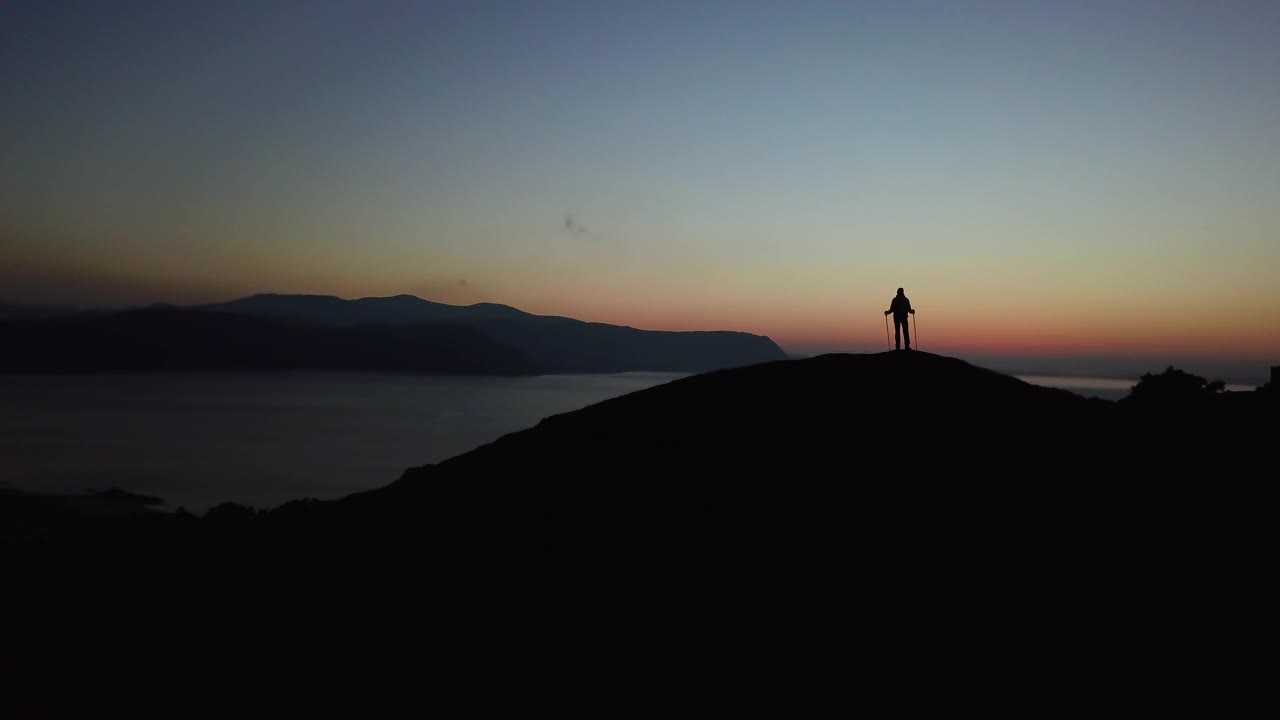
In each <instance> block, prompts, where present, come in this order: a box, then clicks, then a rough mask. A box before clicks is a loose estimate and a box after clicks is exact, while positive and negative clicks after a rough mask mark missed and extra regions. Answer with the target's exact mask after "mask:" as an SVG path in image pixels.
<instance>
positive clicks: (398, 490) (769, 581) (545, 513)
mask: <svg viewBox="0 0 1280 720" xmlns="http://www.w3.org/2000/svg"><path fill="white" fill-rule="evenodd" d="M1268 403H1269V400H1268V397H1267V396H1265V395H1264V394H1263V393H1238V394H1225V395H1223V396H1221V397H1212V398H1207V399H1203V401H1200V400H1197V401H1196V402H1194V403H1192V404H1190V405H1187V406H1171V405H1167V404H1163V405H1160V406H1158V407H1150V406H1143V405H1142V404H1141V403H1129V404H1116V403H1109V402H1105V401H1101V400H1088V399H1085V398H1081V397H1079V396H1076V395H1073V394H1071V393H1067V392H1064V391H1060V390H1053V389H1049V388H1043V387H1038V386H1033V385H1029V384H1027V383H1024V382H1021V381H1019V380H1017V379H1015V378H1012V377H1008V376H1004V375H1001V374H998V373H995V372H991V371H988V370H983V369H981V368H977V367H974V366H972V365H969V364H967V363H964V362H962V361H959V360H954V359H951V358H945V357H940V356H936V355H930V354H928V353H920V352H910V353H907V352H902V353H884V354H879V355H862V356H848V355H845V356H841V355H829V356H822V357H817V358H812V359H808V360H799V361H782V362H774V363H766V364H761V365H755V366H751V367H744V368H737V369H731V370H722V371H718V372H713V373H708V374H705V375H700V376H694V377H689V378H685V379H682V380H677V381H675V382H672V383H669V384H666V385H662V386H657V387H654V388H650V389H647V390H644V391H640V392H637V393H633V394H631V395H627V396H624V397H620V398H616V399H613V400H609V401H606V402H603V403H600V404H597V405H594V406H591V407H588V408H585V409H582V410H579V411H576V412H571V413H566V414H564V415H559V416H554V417H551V418H547V419H546V420H544V421H543V422H541V423H540V424H538V425H537V426H536V427H534V428H531V429H529V430H526V431H523V432H518V433H513V434H511V435H508V436H505V437H503V438H501V439H499V440H498V441H496V442H494V443H491V444H488V445H485V446H483V447H480V448H477V449H475V450H474V451H472V452H469V453H466V454H463V455H460V456H458V457H455V458H453V459H450V460H448V461H445V462H443V463H440V464H438V465H433V466H424V467H419V468H412V469H409V470H407V471H406V472H405V473H404V475H403V476H402V477H401V478H400V479H399V480H398V481H396V482H394V483H392V484H390V485H388V486H387V487H384V488H382V489H379V490H374V491H371V492H366V493H361V494H358V495H353V496H350V497H348V498H345V499H343V500H339V501H333V502H311V501H299V502H295V503H290V504H287V505H285V506H282V507H280V508H277V509H275V510H272V511H270V512H261V513H256V512H254V511H252V510H249V509H247V508H240V507H237V506H223V507H221V508H217V509H215V510H214V511H211V512H210V514H209V515H208V516H206V517H205V518H203V519H197V518H194V517H191V516H148V517H145V518H142V519H138V518H132V519H128V520H123V521H119V522H114V523H103V524H100V525H97V526H94V527H92V528H86V529H85V530H83V531H82V532H80V533H74V534H72V535H70V536H67V537H66V538H65V539H64V540H62V541H61V542H58V543H52V544H48V545H45V546H38V547H29V548H27V549H26V550H25V552H23V553H21V554H20V556H19V557H20V559H21V562H17V563H14V564H12V565H11V567H12V568H14V570H13V573H12V574H13V577H15V578H16V579H17V580H18V581H19V582H18V584H15V587H23V588H28V589H29V590H28V592H26V593H25V594H23V595H22V596H20V597H21V598H22V599H23V600H24V602H26V603H27V605H26V606H24V607H22V608H19V609H18V610H16V612H21V613H23V614H24V615H27V616H32V615H33V614H35V613H50V614H52V615H54V616H56V617H58V618H60V624H59V625H55V626H43V625H39V624H30V625H28V626H27V628H26V631H25V635H24V640H23V641H22V642H19V643H17V644H15V645H11V646H10V647H11V648H18V649H17V650H9V651H8V652H17V653H21V654H22V655H21V657H22V658H23V659H24V660H23V663H21V667H22V670H23V672H24V673H25V674H26V675H25V677H26V678H27V681H28V683H36V684H35V685H30V684H28V685H24V687H38V682H36V680H33V679H32V678H39V677H43V676H44V675H42V673H47V674H49V675H50V676H53V677H71V676H73V677H77V678H79V677H88V676H94V675H95V674H101V673H104V672H105V673H106V675H107V676H108V677H111V678H119V679H123V678H130V677H147V678H149V679H151V680H152V682H153V683H154V684H156V685H158V686H160V687H162V688H172V687H181V688H183V689H184V692H187V693H189V695H188V696H191V694H196V695H197V696H201V697H205V696H208V694H209V693H216V694H218V697H220V698H224V699H228V698H240V697H241V696H242V695H245V696H249V695H256V694H257V692H258V691H259V690H261V691H262V692H264V693H266V694H268V695H274V696H277V697H281V696H287V702H288V703H289V707H293V706H294V704H295V703H308V702H315V703H316V704H318V705H323V706H326V707H328V706H330V704H331V703H333V702H336V701H337V700H338V699H339V698H338V697H337V696H332V693H333V692H335V691H337V690H339V689H341V690H343V692H342V693H340V696H341V697H344V698H346V699H347V700H350V701H352V702H354V703H356V707H358V708H361V709H366V710H367V709H368V708H369V707H370V706H381V704H382V703H386V707H387V708H390V707H397V708H399V707H401V706H402V705H403V704H404V703H410V704H416V705H419V706H422V707H427V708H432V707H436V708H439V707H444V706H446V705H447V704H448V703H451V702H454V701H457V702H462V703H464V705H463V706H464V707H468V708H471V709H475V708H477V707H481V706H485V707H487V706H489V705H507V706H508V707H520V708H528V707H532V706H533V705H536V704H538V703H537V702H535V698H542V699H545V698H546V697H548V696H550V697H551V698H553V701H554V702H555V703H556V706H557V707H559V706H563V704H564V703H568V702H574V701H582V700H584V699H585V698H587V697H588V696H594V695H595V694H596V693H603V694H604V695H605V697H604V699H603V700H602V702H603V703H604V704H601V705H596V706H594V707H595V709H596V710H597V711H600V710H603V711H605V712H606V713H609V714H612V713H611V712H610V711H620V710H625V709H628V708H631V707H634V704H633V703H635V702H637V701H638V699H641V698H643V699H648V700H652V699H654V698H657V697H662V696H668V695H674V694H677V693H683V692H688V691H691V690H692V691H697V692H699V693H700V694H703V695H712V696H714V697H717V698H720V699H721V700H720V702H723V701H724V700H723V698H725V697H726V695H725V693H732V692H733V690H731V688H739V690H738V692H742V690H741V688H743V687H744V686H750V687H752V688H753V689H762V688H770V687H773V688H778V689H780V690H781V689H784V688H785V692H786V693H787V696H788V697H790V698H793V699H794V700H795V701H799V700H809V699H813V700H817V699H820V698H821V699H827V700H834V701H837V702H843V703H845V704H846V705H848V704H849V703H851V702H853V701H852V700H851V699H850V698H857V704H858V705H859V706H863V707H875V706H877V705H878V703H880V702H894V703H896V702H897V700H895V698H897V699H900V698H903V697H907V696H908V695H910V696H912V697H917V698H919V697H920V693H921V692H922V690H921V688H922V687H927V688H928V693H927V696H928V697H935V698H937V699H938V700H939V701H940V702H942V703H943V704H944V705H950V704H953V703H955V702H957V700H956V698H959V697H964V696H965V694H967V693H972V692H973V691H974V690H975V689H976V688H980V687H984V686H983V685H982V683H986V682H990V681H991V678H992V677H993V676H994V677H998V678H999V681H1000V683H1001V685H1002V686H1006V687H1009V688H1010V689H1009V690H1007V691H1006V692H1009V693H1012V692H1015V690H1016V691H1031V690H1034V689H1036V688H1040V689H1041V691H1042V692H1046V693H1048V692H1061V691H1062V689H1061V688H1057V689H1055V690H1052V691H1051V690H1048V689H1047V688H1048V686H1050V685H1054V684H1056V683H1059V682H1061V681H1062V680H1063V678H1068V677H1075V675H1073V673H1075V672H1078V671H1079V669H1080V668H1084V667H1088V668H1091V669H1092V671H1093V672H1101V673H1106V672H1113V671H1114V672H1118V673H1128V675H1127V676H1126V677H1127V678H1128V681H1130V682H1132V681H1134V679H1135V677H1136V675H1135V673H1136V672H1137V670H1135V667H1139V668H1141V669H1142V670H1143V671H1145V670H1151V669H1152V668H1155V667H1157V666H1159V667H1171V666H1172V667H1178V668H1179V669H1180V670H1181V671H1186V670H1188V669H1190V668H1193V667H1197V666H1198V665H1197V663H1201V662H1203V661H1204V659H1205V658H1212V662H1213V663H1214V664H1215V666H1217V667H1225V666H1228V665H1230V666H1231V667H1232V669H1233V671H1236V672H1239V673H1249V672H1257V673H1260V672H1261V668H1258V667H1254V668H1253V670H1250V666H1248V665H1244V664H1241V663H1233V659H1239V658H1243V657H1245V655H1244V653H1246V652H1248V651H1250V650H1251V649H1258V648H1252V645H1255V644H1257V643H1256V642H1255V639H1256V638H1260V635H1259V634H1258V628H1259V627H1261V625H1262V623H1263V622H1264V619H1265V617H1266V615H1267V614H1268V613H1269V612H1270V607H1271V603H1270V600H1271V599H1272V595H1271V591H1270V589H1269V585H1268V584H1267V583H1265V582H1264V576H1265V573H1264V569H1265V568H1266V567H1269V565H1270V554H1271V551H1270V547H1271V545H1270V543H1268V542H1266V537H1267V536H1268V534H1269V533H1270V530H1269V528H1271V527H1272V523H1273V521H1272V519H1271V518H1270V513H1271V510H1270V508H1273V507H1274V500H1275V491H1274V489H1273V487H1272V483H1270V482H1269V475H1268V476H1264V475H1260V474H1259V473H1257V472H1256V471H1255V472H1250V471H1249V468H1250V467H1251V466H1253V465H1255V464H1257V463H1259V462H1262V463H1265V459H1264V458H1260V457H1259V456H1257V455H1251V454H1249V453H1248V452H1247V449H1249V448H1258V449H1259V450H1260V449H1261V448H1262V447H1265V445H1264V444H1263V442H1264V440H1265V438H1266V437H1267V436H1268V435H1269V433H1271V432H1273V431H1274V419H1273V418H1274V417H1275V416H1274V404H1268ZM1228 449H1230V451H1227V450H1228ZM1264 466H1265V465H1264ZM104 588H107V589H109V590H107V591H104V590H103V589H104ZM85 598H93V602H94V604H95V610H96V611H95V612H94V613H93V614H92V616H91V618H92V619H86V618H85V617H84V614H83V613H81V612H77V608H78V607H79V606H80V605H81V604H82V603H83V602H84V599H85ZM175 626H179V627H186V628H192V631H191V632H192V633H194V636H192V635H188V636H186V638H184V637H182V636H175V635H174V634H173V633H172V632H171V631H169V630H167V628H173V627H175ZM50 628H54V629H50ZM196 638H198V641H197V640H196ZM122 643H124V644H127V646H128V647H129V648H130V652H129V653H128V654H125V655H120V654H118V653H113V652H112V651H111V650H110V649H111V648H119V647H123V646H124V645H122ZM68 648H73V649H74V651H73V652H67V649H68ZM1237 666H1238V667H1237ZM104 668H105V669H104ZM227 673H230V676H227V675H226V674H227ZM226 677H233V678H235V682H234V683H231V684H230V685H229V684H228V683H230V680H228V679H226ZM284 687H306V688H311V690H308V691H303V692H302V694H301V695H298V694H296V693H295V694H288V691H283V690H281V688H284ZM320 688H324V689H325V691H324V692H323V693H322V692H321V691H320ZM801 688H803V689H801ZM232 690H234V692H233V691H232ZM282 693H283V695H282ZM312 693H319V694H312ZM229 701H230V702H232V707H236V704H235V703H236V702H239V701H238V700H229Z"/></svg>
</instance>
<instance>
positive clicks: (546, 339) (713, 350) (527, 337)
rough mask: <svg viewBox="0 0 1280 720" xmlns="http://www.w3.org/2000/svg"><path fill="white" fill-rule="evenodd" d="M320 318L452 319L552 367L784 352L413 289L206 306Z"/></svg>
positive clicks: (311, 320) (744, 340)
mask: <svg viewBox="0 0 1280 720" xmlns="http://www.w3.org/2000/svg"><path fill="white" fill-rule="evenodd" d="M202 307H203V309H208V310H216V311H218V312H228V313H238V314H246V315H253V316H257V317H270V318H275V319H277V320H288V321H292V322H302V323H308V324H313V325H351V324H357V323H371V322H376V323H387V324H401V323H423V322H433V323H441V322H443V323H452V324H458V325H466V326H468V327H472V328H475V329H477V330H479V331H481V332H483V333H484V334H486V335H488V336H489V337H491V338H493V339H494V340H496V341H498V342H500V343H502V344H504V345H509V346H511V347H513V348H516V349H518V350H520V351H521V352H523V353H525V354H526V355H528V356H529V357H530V358H531V359H532V360H533V361H534V362H536V363H537V364H539V365H540V366H542V367H544V368H547V369H548V371H550V372H627V371H633V370H650V371H667V372H703V371H706V370H715V369H719V368H725V367H736V366H740V365H750V364H753V363H759V362H766V361H769V360H781V359H784V358H785V355H784V353H783V352H782V350H781V349H780V348H779V347H778V346H777V345H776V344H775V343H774V342H773V341H772V340H770V339H769V338H767V337H762V336H759V335H751V334H749V333H741V332H727V331H716V332H664V331H656V330H638V329H636V328H631V327H621V326H618V325H607V324H604V323H589V322H583V321H581V320H574V319H572V318H565V317H555V316H546V315H532V314H530V313H526V312H523V311H521V310H517V309H516V308H513V307H508V306H506V305H496V304H492V303H480V304H477V305H468V306H458V305H446V304H443V303H435V302H430V301H427V300H423V299H421V298H417V297H414V296H412V295H397V296H395V297H385V298H361V299H358V300H344V299H342V298H337V297H332V296H327V295H270V294H266V295H253V296H251V297H247V298H241V299H239V300H233V301H231V302H227V303H218V304H215V305H206V306H202Z"/></svg>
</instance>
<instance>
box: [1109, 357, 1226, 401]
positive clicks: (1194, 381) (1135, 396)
mask: <svg viewBox="0 0 1280 720" xmlns="http://www.w3.org/2000/svg"><path fill="white" fill-rule="evenodd" d="M1225 388H1226V383H1224V382H1223V381H1221V380H1214V381H1213V382H1208V381H1206V380H1205V379H1204V378H1202V377H1200V376H1199V375H1193V374H1191V373H1189V372H1186V371H1185V370H1179V369H1177V368H1174V367H1173V366H1170V367H1168V368H1166V369H1165V371H1164V372H1162V373H1160V374H1159V375H1153V374H1151V373H1148V374H1146V375H1143V376H1142V377H1141V378H1140V379H1139V381H1138V384H1137V385H1134V386H1133V387H1132V388H1130V389H1129V395H1128V397H1126V398H1124V400H1122V401H1121V402H1125V403H1129V404H1134V405H1172V404H1184V403H1191V402H1197V401H1200V400H1202V399H1204V398H1208V397H1212V396H1213V395H1216V394H1218V393H1220V392H1222V391H1223V390H1224V389H1225Z"/></svg>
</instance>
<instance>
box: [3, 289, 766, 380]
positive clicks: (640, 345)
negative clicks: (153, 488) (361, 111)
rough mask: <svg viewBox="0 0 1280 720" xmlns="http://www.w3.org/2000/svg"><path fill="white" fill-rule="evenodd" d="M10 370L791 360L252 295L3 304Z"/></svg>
mask: <svg viewBox="0 0 1280 720" xmlns="http://www.w3.org/2000/svg"><path fill="white" fill-rule="evenodd" d="M0 338H3V339H4V344H5V347H6V352H5V353H4V354H3V355H0V371H4V372H126V371H152V370H262V369H280V370H284V369H318V370H377V371H382V370H387V371H402V372H447V373H476V374H513V375H518V374H530V373H571V372H584V373H597V372H598V373H612V372H627V371H640V370H648V371H668V372H702V371H706V370H713V369H718V368H725V367H734V366H740V365H749V364H754V363H758V362H765V361H770V360H780V359H783V358H784V357H785V355H784V353H783V352H782V350H781V348H779V347H778V346H777V345H776V344H775V343H774V342H773V341H772V340H770V339H769V338H767V337H763V336H759V335H751V334H748V333H740V332H662V331H651V330H637V329H635V328H631V327H622V326H617V325H606V324H603V323H588V322H583V321H581V320H574V319H572V318H565V317H553V316H543V315H533V314H530V313H526V312H523V311H521V310H518V309H516V308H513V307H508V306H506V305H496V304H491V303H481V304H478V305H470V306H457V305H446V304H443V303H435V302H430V301H427V300H423V299H421V298H418V297H414V296H411V295H397V296H395V297H386V298H362V299H359V300H344V299H342V298H338V297H332V296H324V295H275V294H265V295H253V296H250V297H246V298H241V299H239V300H233V301H231V302H226V303H216V304H209V305H200V306H194V307H185V308H182V307H174V306H153V307H150V308H143V309H133V310H125V311H116V312H84V311H77V310H75V309H71V308H33V307H24V306H15V305H0Z"/></svg>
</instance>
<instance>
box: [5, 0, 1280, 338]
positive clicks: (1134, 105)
mask: <svg viewBox="0 0 1280 720" xmlns="http://www.w3.org/2000/svg"><path fill="white" fill-rule="evenodd" d="M1277 38H1280V3H1275V2H1254V3H1242V2H1198V3H1191V2H1177V1H1175V0H1160V1H1159V2H1136V1H1133V2H1086V1H1083V0H1081V1H1073V2H1061V3H1041V2H1033V1H1031V0H1022V1H1017V2H972V3H968V2H938V3H925V2H910V1H904V0H894V1H892V2H883V3H880V2H875V3H872V2H865V3H859V2H850V1H847V0H846V1H845V2H833V3H807V2H785V3H784V2H761V3H752V2H727V3H714V2H687V1H686V2H673V3H666V2H655V1H654V0H646V1H644V2H634V3H633V2H626V3H622V2H607V1H605V0H598V1H595V2H537V1H536V0H524V1H517V2H483V1H476V0H473V1H470V2H459V3H428V2H367V3H366V2H350V1H344V2H322V1H320V0H307V1H306V2H270V1H267V0H255V1H253V2H238V1H236V2H179V1H178V0H167V1H164V2H142V1H134V2H109V1H108V0H94V1H92V2H68V1H65V0H62V1H59V2H14V1H13V0H8V1H7V2H4V3H0V78H3V82H2V83H0V298H3V299H5V300H9V301H25V302H41V303H71V304H95V305H101V304H119V303H140V302H152V301H168V302H179V303H184V302H198V301H206V300H218V299H229V298H232V297H236V296H240V295H245V294H249V293H254V292H263V291H274V292H310V293H325V294H336V295H341V296H345V297H357V296H368V295H392V294H397V293H412V294H416V295H420V296H422V297H426V298H429V299H435V300H440V301H444V302H453V303H470V302H478V301H493V302H502V303H507V304H510V305H515V306H518V307H520V308H523V309H525V310H529V311H532V312H538V313H546V314H563V315H570V316H574V317H580V318H583V319H588V320H599V321H605V322H614V323H621V324H629V325H634V326H638V327H647V328H661V329H693V328H701V329H706V328H725V329H736V330H746V331H751V332H758V333H765V334H768V335H770V336H772V337H773V338H774V339H775V340H777V341H778V342H779V343H780V344H782V345H783V347H784V348H786V349H788V350H792V351H812V350H817V349H862V348H880V347H882V346H883V338H884V327H883V319H882V317H881V314H880V313H881V311H882V310H883V309H884V308H886V307H887V306H888V302H889V299H890V297H891V296H892V294H893V291H894V289H895V288H897V287H898V286H900V285H902V286H905V287H906V288H907V294H908V295H909V296H910V297H911V298H912V300H913V302H914V304H915V305H916V307H917V308H919V311H920V314H919V316H918V319H919V321H920V331H921V334H922V335H923V337H922V340H923V341H924V344H925V346H926V348H928V349H931V350H936V351H940V352H942V351H951V352H971V353H972V352H984V353H991V354H1001V353H1008V354H1036V353H1045V354H1058V355H1070V354H1095V355H1096V354H1100V353H1101V354H1108V353H1114V354H1145V355H1151V356H1160V355H1162V354H1168V355H1170V356H1173V355H1182V356H1185V355H1206V356H1222V357H1228V356H1229V357H1232V358H1236V359H1240V358H1247V359H1249V360H1250V361H1252V360H1253V359H1257V360H1258V361H1260V362H1261V361H1264V360H1265V361H1270V362H1277V361H1280V291H1278V290H1277V285H1276V282H1277V278H1278V277H1280V237H1278V233H1277V229H1278V228H1280V72H1278V71H1277V68H1280V41H1277Z"/></svg>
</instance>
